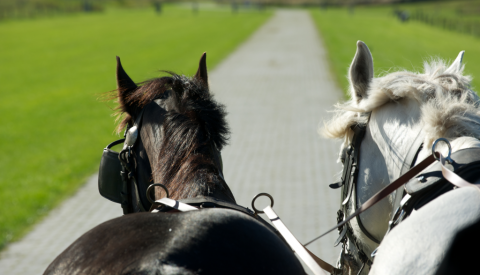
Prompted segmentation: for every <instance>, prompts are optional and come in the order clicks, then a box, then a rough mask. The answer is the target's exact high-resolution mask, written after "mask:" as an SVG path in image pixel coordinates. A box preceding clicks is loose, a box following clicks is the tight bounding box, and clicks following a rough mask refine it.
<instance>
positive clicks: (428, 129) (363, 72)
mask: <svg viewBox="0 0 480 275" xmlns="http://www.w3.org/2000/svg"><path fill="white" fill-rule="evenodd" d="M463 54H464V52H463V51H462V52H460V54H459V55H458V57H457V58H456V60H455V61H454V62H453V63H452V64H451V66H449V67H447V66H446V65H445V63H444V62H443V61H441V60H435V61H431V62H430V63H427V62H426V63H425V64H424V67H425V72H424V73H413V72H408V71H398V72H394V73H389V74H386V75H385V76H382V77H377V78H374V75H373V59H372V55H371V53H370V50H369V49H368V47H367V45H365V44H364V43H363V42H361V41H358V42H357V52H356V54H355V57H354V59H353V62H352V64H351V66H350V70H349V81H350V97H351V99H350V100H349V101H347V102H346V103H343V104H338V105H336V111H335V116H334V117H333V118H332V119H331V120H330V121H328V122H326V123H325V126H324V128H323V129H322V130H321V132H322V134H324V135H325V136H327V137H329V138H340V139H343V140H344V142H343V145H342V148H341V150H340V159H342V156H344V155H345V151H346V148H347V146H348V145H349V144H351V142H352V138H353V135H354V132H353V130H352V128H351V127H352V126H353V125H366V132H365V136H364V138H363V141H362V142H361V146H360V158H359V171H358V176H357V183H356V185H355V187H354V188H353V191H352V192H353V193H352V199H351V200H350V201H349V202H348V204H347V205H346V208H345V209H346V210H347V211H346V212H348V213H345V214H346V216H348V215H350V214H351V213H353V211H354V209H355V208H358V206H359V205H361V204H363V203H364V202H365V201H366V200H368V199H369V198H370V197H371V196H372V195H373V194H375V193H376V192H377V191H379V190H380V189H382V188H383V187H385V186H386V185H388V184H389V183H390V182H392V181H393V180H395V179H397V178H398V177H399V176H400V175H402V174H403V173H405V171H407V170H408V169H409V168H410V166H411V165H413V164H415V163H419V162H420V161H422V160H423V159H425V158H426V157H427V156H429V155H430V154H431V148H432V143H433V142H434V141H435V140H436V139H438V138H446V139H448V140H449V141H450V144H451V147H452V151H453V152H455V151H458V150H461V149H465V148H475V147H480V141H479V138H480V107H479V105H480V99H479V97H478V96H477V94H476V93H475V92H474V91H472V90H471V86H470V82H471V77H470V76H464V75H463V74H462V73H463V69H464V66H463V65H462V59H463ZM420 144H423V147H420ZM437 151H440V152H441V153H442V154H443V155H444V156H446V154H447V151H448V148H447V146H446V145H445V144H440V143H439V145H438V146H437ZM412 152H413V154H412ZM415 153H416V154H415ZM412 156H416V157H415V158H414V163H409V159H410V161H411V159H412ZM415 159H416V161H415ZM479 174H480V173H479ZM395 193H400V195H403V193H404V192H403V188H401V189H398V190H397V191H396V192H394V193H393V194H392V195H390V196H389V197H388V199H384V200H382V201H380V202H379V203H378V204H377V205H375V206H374V207H372V208H371V209H369V210H367V211H366V212H364V213H362V214H361V215H360V216H359V219H353V220H351V221H350V222H349V228H350V229H349V230H350V231H351V234H350V235H348V234H347V236H349V237H347V238H345V239H344V242H343V245H344V249H343V256H342V257H341V258H342V259H341V260H339V263H337V264H338V265H341V264H343V265H344V266H343V267H342V268H343V270H344V272H345V273H350V274H357V273H361V274H367V273H368V272H370V274H434V273H435V272H436V270H437V269H438V266H439V264H440V263H441V262H442V259H443V255H444V254H445V251H446V250H447V248H448V246H449V244H450V242H451V240H452V238H453V236H454V235H455V233H456V232H458V231H459V230H461V229H462V228H464V227H466V226H467V225H469V224H472V223H473V222H475V221H476V220H477V219H479V218H480V189H478V188H476V187H468V188H460V189H455V190H453V191H450V192H447V193H445V194H443V195H441V196H439V197H438V198H436V199H435V200H433V201H431V202H429V203H428V204H426V205H425V206H424V207H422V208H420V209H418V210H417V211H413V212H412V214H411V215H410V216H409V217H408V218H406V219H405V220H404V221H403V222H401V223H400V224H399V225H397V226H396V227H394V228H393V229H392V230H391V231H389V233H388V234H386V233H387V229H388V227H389V221H390V220H391V219H392V215H393V212H394V211H393V210H394V209H393V205H394V204H395ZM359 221H360V222H359ZM377 247H378V251H376V252H375V253H376V256H375V257H374V258H373V257H372V256H371V254H372V252H374V250H375V249H377ZM362 252H363V253H362ZM466 253H467V252H466ZM360 254H363V255H366V256H367V258H365V257H364V258H363V259H361V258H362V257H360V256H359V255H360ZM373 260H374V261H373ZM371 261H373V265H372V264H371ZM341 262H343V263H341ZM363 262H366V265H365V267H364V268H363V270H362V268H361V266H362V264H363ZM355 263H356V264H355ZM339 267H340V266H339Z"/></svg>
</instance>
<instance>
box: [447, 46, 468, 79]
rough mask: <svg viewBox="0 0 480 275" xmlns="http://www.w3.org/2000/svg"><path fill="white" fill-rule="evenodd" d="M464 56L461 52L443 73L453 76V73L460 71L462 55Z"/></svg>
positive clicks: (463, 52)
mask: <svg viewBox="0 0 480 275" xmlns="http://www.w3.org/2000/svg"><path fill="white" fill-rule="evenodd" d="M464 54H465V51H461V52H460V53H459V54H458V56H457V59H455V61H453V63H452V65H450V67H449V68H448V69H447V70H446V71H445V73H449V74H453V73H459V72H461V71H462V60H463V55H464Z"/></svg>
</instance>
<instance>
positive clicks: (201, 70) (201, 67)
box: [195, 53, 208, 87]
mask: <svg viewBox="0 0 480 275" xmlns="http://www.w3.org/2000/svg"><path fill="white" fill-rule="evenodd" d="M195 78H196V79H198V80H201V81H203V82H204V83H205V85H206V86H207V87H208V74H207V53H203V54H202V57H200V63H199V64H198V70H197V73H196V74H195Z"/></svg>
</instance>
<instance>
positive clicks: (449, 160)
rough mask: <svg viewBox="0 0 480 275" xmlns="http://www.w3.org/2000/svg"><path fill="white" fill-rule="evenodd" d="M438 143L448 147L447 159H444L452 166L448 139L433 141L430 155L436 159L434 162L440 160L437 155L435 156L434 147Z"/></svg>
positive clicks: (450, 146) (450, 147)
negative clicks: (443, 143)
mask: <svg viewBox="0 0 480 275" xmlns="http://www.w3.org/2000/svg"><path fill="white" fill-rule="evenodd" d="M440 141H443V142H445V143H446V144H447V146H448V155H447V157H446V158H445V160H446V161H448V163H450V164H452V163H453V160H452V159H451V158H450V155H451V154H452V145H450V142H449V141H448V139H446V138H439V139H437V140H435V141H434V142H433V145H432V155H433V157H434V158H435V159H436V160H438V161H439V160H440V159H439V158H438V157H437V155H436V154H435V147H436V146H437V144H438V143H439V142H440Z"/></svg>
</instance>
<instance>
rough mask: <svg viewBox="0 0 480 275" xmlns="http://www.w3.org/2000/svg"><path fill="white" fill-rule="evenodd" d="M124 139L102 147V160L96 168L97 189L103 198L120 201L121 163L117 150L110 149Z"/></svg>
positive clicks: (121, 186) (121, 187) (121, 188)
mask: <svg viewBox="0 0 480 275" xmlns="http://www.w3.org/2000/svg"><path fill="white" fill-rule="evenodd" d="M124 141H125V139H120V140H117V141H114V142H112V143H110V144H109V145H107V147H106V148H105V149H103V154H102V160H101V161H100V168H99V170H98V191H99V192H100V195H102V196H103V197H104V198H106V199H108V200H111V201H113V202H116V203H122V201H123V200H122V190H123V184H122V176H121V175H120V171H122V165H121V163H120V160H119V159H118V152H115V151H113V150H111V148H112V147H113V146H115V145H118V144H122V143H123V142H124Z"/></svg>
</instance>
